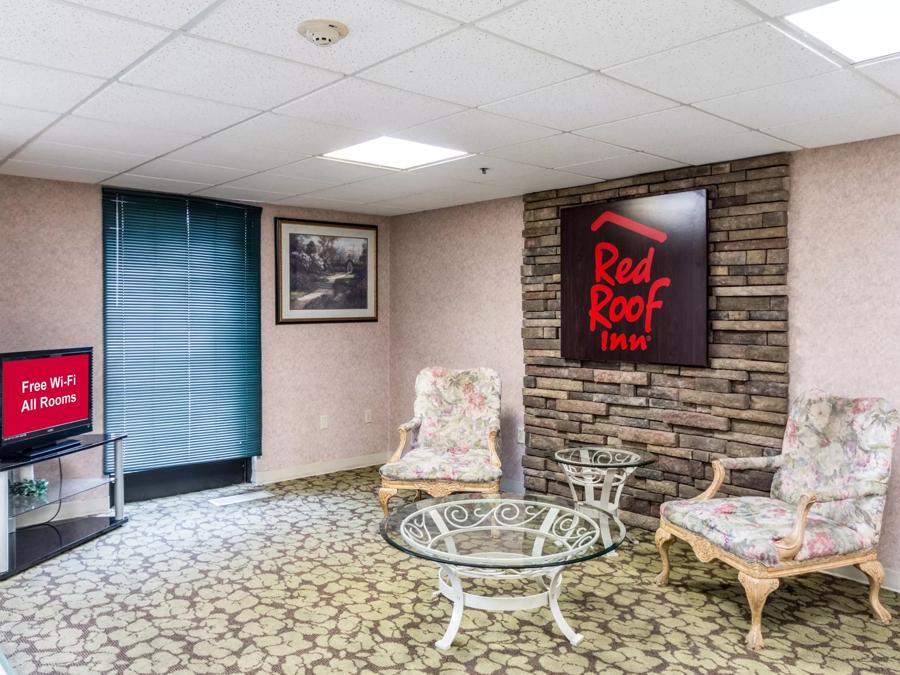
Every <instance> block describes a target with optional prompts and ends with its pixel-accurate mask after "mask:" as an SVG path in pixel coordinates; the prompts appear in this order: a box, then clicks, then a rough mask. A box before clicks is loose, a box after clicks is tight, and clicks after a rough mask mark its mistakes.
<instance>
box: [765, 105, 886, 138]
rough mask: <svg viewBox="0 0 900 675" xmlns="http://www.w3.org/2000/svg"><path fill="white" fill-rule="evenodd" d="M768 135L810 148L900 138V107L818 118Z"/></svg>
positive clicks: (779, 129) (870, 109)
mask: <svg viewBox="0 0 900 675" xmlns="http://www.w3.org/2000/svg"><path fill="white" fill-rule="evenodd" d="M765 131H768V132H769V133H771V134H774V135H775V136H778V137H779V138H783V139H785V140H788V141H791V142H792V143H796V144H797V145H802V146H804V147H807V148H815V147H819V146H822V145H837V144H839V143H851V142H853V141H862V140H865V139H867V138H879V137H881V136H892V135H893V134H900V103H895V104H892V105H888V106H881V107H878V108H869V109H866V110H855V111H853V112H852V113H846V114H843V115H835V116H832V117H818V118H816V119H811V120H804V121H803V122H799V123H797V124H789V125H786V126H780V127H772V128H771V129H765Z"/></svg>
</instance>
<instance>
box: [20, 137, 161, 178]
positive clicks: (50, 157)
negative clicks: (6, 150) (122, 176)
mask: <svg viewBox="0 0 900 675" xmlns="http://www.w3.org/2000/svg"><path fill="white" fill-rule="evenodd" d="M14 159H17V160H22V161H25V162H37V163H39V164H53V165H54V166H72V167H76V168H79V169H93V170H95V171H105V172H106V175H109V174H111V173H118V172H120V171H125V170H126V169H130V168H131V167H133V166H136V165H138V164H141V163H143V162H146V161H147V160H148V159H150V158H149V157H146V156H143V155H132V154H129V153H125V152H113V151H112V150H98V149H96V148H85V147H82V146H78V145H64V144H62V143H49V142H47V141H34V142H32V143H29V144H28V145H27V146H25V148H24V149H22V150H20V151H19V152H18V153H16V156H15V157H14Z"/></svg>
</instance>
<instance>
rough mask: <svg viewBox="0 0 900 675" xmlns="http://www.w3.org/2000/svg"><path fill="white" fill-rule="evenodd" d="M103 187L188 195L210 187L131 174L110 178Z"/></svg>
mask: <svg viewBox="0 0 900 675" xmlns="http://www.w3.org/2000/svg"><path fill="white" fill-rule="evenodd" d="M104 185H113V186H115V187H122V188H132V189H133V190H153V191H154V192H174V193H176V194H188V193H191V192H196V191H197V190H202V189H204V188H207V187H210V186H209V185H207V184H206V183H192V182H190V181H183V180H172V179H169V178H157V177H155V176H138V175H137V174H133V173H123V174H122V175H121V176H116V177H115V178H110V179H109V180H107V181H104Z"/></svg>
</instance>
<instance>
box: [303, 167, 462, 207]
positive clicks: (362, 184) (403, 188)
mask: <svg viewBox="0 0 900 675" xmlns="http://www.w3.org/2000/svg"><path fill="white" fill-rule="evenodd" d="M457 182H461V181H449V180H448V179H446V178H443V177H441V176H432V175H430V174H426V173H420V172H418V171H396V172H393V173H390V174H387V175H385V176H378V177H377V178H369V179H366V180H363V181H359V182H357V183H351V184H348V185H338V186H336V187H330V188H327V189H325V190H318V191H316V192H314V193H312V195H313V196H315V197H324V198H326V199H340V200H345V201H350V202H360V203H365V202H374V201H387V200H392V199H395V198H398V197H406V196H408V195H412V194H418V193H421V192H427V191H431V190H440V189H448V188H449V187H451V184H455V183H457Z"/></svg>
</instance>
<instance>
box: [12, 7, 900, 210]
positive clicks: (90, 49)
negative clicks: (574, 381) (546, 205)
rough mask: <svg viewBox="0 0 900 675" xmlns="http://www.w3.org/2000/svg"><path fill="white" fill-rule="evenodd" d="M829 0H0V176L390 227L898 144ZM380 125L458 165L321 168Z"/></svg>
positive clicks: (893, 124) (871, 67)
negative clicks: (856, 144)
mask: <svg viewBox="0 0 900 675" xmlns="http://www.w3.org/2000/svg"><path fill="white" fill-rule="evenodd" d="M826 1H827V0H720V1H717V2H715V3H709V2H700V1H698V0H666V2H665V3H662V2H660V1H659V0H367V2H358V1H357V0H307V1H305V2H303V3H297V2H296V1H295V0H180V1H179V2H173V1H172V0H143V1H142V2H139V3H138V2H134V3H131V2H120V1H119V0H29V1H28V2H22V1H21V0H0V12H2V14H0V16H2V17H3V20H2V21H0V162H2V163H0V173H9V174H15V175H23V176H33V177H38V178H49V179H56V180H72V181H81V182H91V183H99V182H104V183H106V184H109V185H118V186H122V187H133V188H136V189H148V190H161V191H168V192H176V193H181V194H190V193H194V194H204V195H207V196H216V197H218V198H222V199H233V200H245V201H254V202H259V201H267V202H273V203H279V204H283V205H300V206H304V205H305V206H309V207H310V208H322V209H335V210H347V211H354V212H360V213H373V214H383V215H395V214H397V213H406V212H409V211H414V210H424V209H431V208H439V207H442V206H449V205H453V204H457V203H459V204H461V203H467V202H471V201H479V200H482V199H492V198H497V197H503V196H511V195H517V194H522V193H526V192H530V191H537V190H541V189H551V188H558V187H567V186H573V185H579V184H586V183H591V182H597V181H602V180H607V179H613V178H617V177H621V176H627V175H631V174H635V173H640V172H646V171H656V170H661V169H667V168H673V167H678V166H683V165H688V164H695V163H707V162H714V161H720V160H726V159H734V158H738V157H746V156H752V155H757V154H764V153H768V152H775V151H783V150H796V149H798V148H802V147H817V146H821V145H828V144H833V143H845V142H850V141H854V140H862V139H867V138H875V137H878V136H885V135H890V134H896V133H900V56H894V57H892V58H891V57H889V58H885V59H881V60H878V61H873V62H866V63H862V64H858V65H853V64H849V63H847V62H846V61H844V60H843V59H842V57H840V56H836V55H834V54H833V53H831V52H829V51H828V50H826V51H825V52H822V51H821V45H818V44H817V43H815V42H809V38H807V37H806V36H805V35H804V34H803V33H801V32H800V31H799V30H797V29H795V28H793V27H792V25H791V24H790V23H789V22H788V21H786V20H784V19H783V18H782V17H784V16H785V15H787V14H790V13H792V12H797V11H802V10H803V9H808V8H810V7H813V6H818V5H821V4H825V2H826ZM312 18H333V19H337V20H339V21H343V22H345V23H347V24H348V26H349V27H350V33H349V35H348V37H347V38H346V39H344V40H343V41H341V42H340V43H338V44H336V45H333V46H331V47H328V48H320V47H316V46H314V45H312V44H310V43H309V42H307V41H306V40H305V39H304V38H303V37H301V36H300V35H298V33H297V26H298V24H299V23H300V22H301V21H303V20H306V19H312ZM826 53H827V54H830V56H825V55H823V54H826ZM383 134H390V135H392V136H395V137H398V138H404V139H408V140H414V141H419V142H424V143H432V144H435V145H441V146H444V147H448V148H453V149H456V150H461V151H463V152H466V153H468V155H467V156H465V157H464V158H462V159H460V160H456V161H450V162H445V163H442V164H439V165H435V166H430V167H424V168H420V169H415V170H409V171H400V172H398V171H390V170H387V169H384V168H379V167H371V166H363V165H355V164H350V163H344V162H334V161H330V160H326V159H322V158H321V157H320V155H322V154H324V153H326V152H330V151H333V150H338V149H341V148H344V147H346V146H349V145H353V144H356V143H360V142H363V141H366V140H371V139H373V138H375V137H377V136H379V135H383ZM4 160H5V161H4ZM482 169H486V171H484V172H483V171H482Z"/></svg>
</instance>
